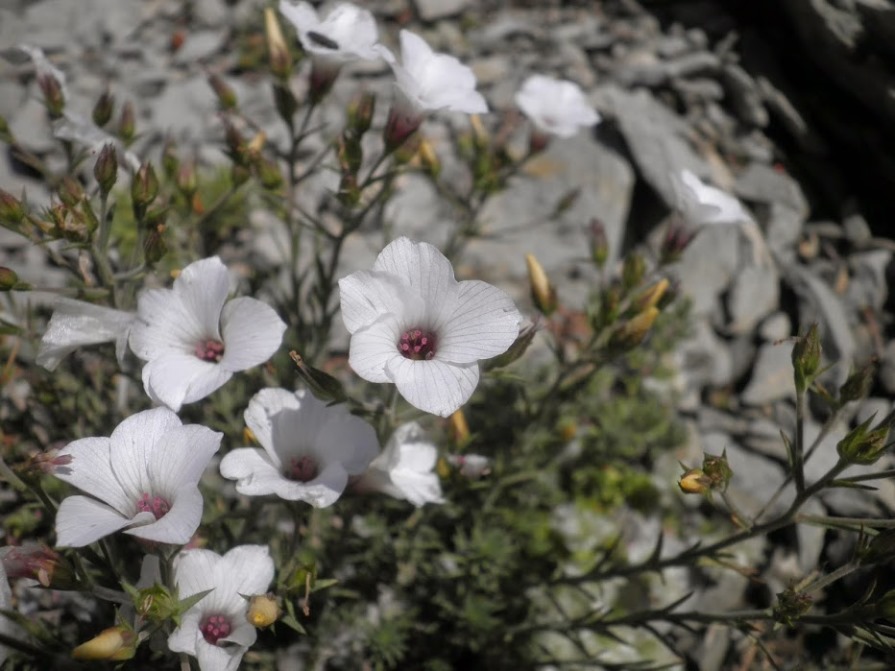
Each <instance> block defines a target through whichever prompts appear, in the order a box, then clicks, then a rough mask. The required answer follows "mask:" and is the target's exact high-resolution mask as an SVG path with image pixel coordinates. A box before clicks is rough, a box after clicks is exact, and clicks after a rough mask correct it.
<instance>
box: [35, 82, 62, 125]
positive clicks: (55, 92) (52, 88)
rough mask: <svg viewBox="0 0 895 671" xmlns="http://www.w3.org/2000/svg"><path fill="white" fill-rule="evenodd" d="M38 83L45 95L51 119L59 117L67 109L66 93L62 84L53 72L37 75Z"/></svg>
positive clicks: (45, 103) (45, 102)
mask: <svg viewBox="0 0 895 671" xmlns="http://www.w3.org/2000/svg"><path fill="white" fill-rule="evenodd" d="M37 85H38V86H39V87H40V90H41V92H42V93H43V96H44V105H45V106H46V108H47V112H48V113H49V115H50V118H51V119H58V118H59V117H61V116H62V111H63V110H64V109H65V94H63V93H62V85H61V84H60V83H59V80H58V79H56V77H54V76H53V75H52V74H50V73H45V74H42V75H39V76H38V77H37Z"/></svg>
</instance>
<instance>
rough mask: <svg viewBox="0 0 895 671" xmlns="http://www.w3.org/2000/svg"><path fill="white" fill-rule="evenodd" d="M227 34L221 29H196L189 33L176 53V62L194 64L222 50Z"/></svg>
mask: <svg viewBox="0 0 895 671" xmlns="http://www.w3.org/2000/svg"><path fill="white" fill-rule="evenodd" d="M226 39H227V36H226V35H224V34H223V32H221V31H220V30H194V31H190V33H189V34H188V35H187V38H186V41H185V42H184V43H183V46H181V47H180V49H178V50H177V53H176V54H174V62H175V63H178V64H181V65H194V64H195V63H196V62H197V61H202V60H204V59H206V58H208V57H210V56H213V55H214V54H216V53H218V52H219V51H220V50H221V47H222V46H223V45H224V42H225V41H226Z"/></svg>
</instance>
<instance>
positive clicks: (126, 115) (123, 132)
mask: <svg viewBox="0 0 895 671" xmlns="http://www.w3.org/2000/svg"><path fill="white" fill-rule="evenodd" d="M136 132H137V113H136V111H135V110H134V104H133V103H132V102H131V101H129V100H128V101H127V102H126V103H124V106H123V107H122V108H121V116H120V117H118V137H120V138H121V139H122V140H124V143H125V144H129V143H130V141H131V140H133V139H134V136H135V135H136Z"/></svg>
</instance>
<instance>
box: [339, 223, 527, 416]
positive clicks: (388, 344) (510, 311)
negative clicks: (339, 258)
mask: <svg viewBox="0 0 895 671" xmlns="http://www.w3.org/2000/svg"><path fill="white" fill-rule="evenodd" d="M339 292H340V295H341V303H342V319H343V320H344V322H345V327H346V328H347V329H348V332H349V333H350V334H351V344H350V349H349V354H348V362H349V364H350V365H351V368H352V369H354V372H355V373H357V374H358V375H359V376H361V377H362V378H364V379H365V380H368V381H370V382H393V383H394V384H395V385H396V386H397V388H398V392H399V393H400V394H401V395H402V396H403V397H404V398H405V399H407V401H408V402H409V403H410V404H411V405H413V406H415V407H417V408H419V409H420V410H424V411H426V412H430V413H432V414H434V415H440V416H442V417H447V416H449V415H450V414H451V413H453V412H454V411H455V410H457V409H458V408H459V407H460V406H461V405H463V404H464V403H466V401H467V400H469V397H470V396H472V392H473V391H475V388H476V386H477V385H478V382H479V360H481V359H490V358H491V357H494V356H497V355H499V354H503V353H504V352H505V351H506V350H507V349H508V348H509V347H510V345H512V344H513V342H514V341H515V340H516V337H517V336H518V335H519V324H520V322H521V321H522V315H521V314H520V313H519V310H517V309H516V306H515V305H514V304H513V301H512V299H511V298H510V297H509V296H508V295H507V294H506V293H504V292H503V291H501V290H500V289H498V288H497V287H494V286H491V285H490V284H488V283H486V282H482V281H479V280H467V281H463V282H457V280H455V279H454V270H453V268H452V267H451V263H450V261H448V260H447V258H445V256H444V255H443V254H442V253H441V252H440V251H438V249H437V248H436V247H433V246H432V245H430V244H428V243H425V242H412V241H410V240H408V239H407V238H398V239H397V240H395V241H393V242H392V243H390V244H389V245H388V246H387V247H386V248H385V249H383V250H382V252H381V253H380V254H379V256H378V257H377V258H376V262H375V263H374V264H373V269H372V270H360V271H357V272H355V273H352V274H350V275H348V276H347V277H344V278H342V279H341V280H340V281H339Z"/></svg>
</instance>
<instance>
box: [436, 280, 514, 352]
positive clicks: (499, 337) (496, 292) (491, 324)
mask: <svg viewBox="0 0 895 671" xmlns="http://www.w3.org/2000/svg"><path fill="white" fill-rule="evenodd" d="M521 322H522V315H521V314H520V312H519V310H517V309H516V305H515V304H514V303H513V299H511V298H510V297H509V296H508V295H507V294H506V293H505V292H504V291H502V290H500V289H498V288H497V287H494V286H492V285H490V284H488V283H487V282H480V281H479V280H470V281H466V282H460V292H459V297H458V300H457V303H456V307H455V308H454V310H453V312H451V313H446V312H442V313H441V315H440V319H439V324H438V326H436V331H437V332H438V334H439V341H438V347H437V350H436V357H437V358H438V359H440V360H443V361H450V362H452V363H472V362H473V361H478V360H479V359H490V358H491V357H493V356H497V355H498V354H503V353H504V352H506V351H507V349H509V347H510V345H512V344H513V342H514V341H515V340H516V338H517V337H518V336H519V324H520V323H521Z"/></svg>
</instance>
